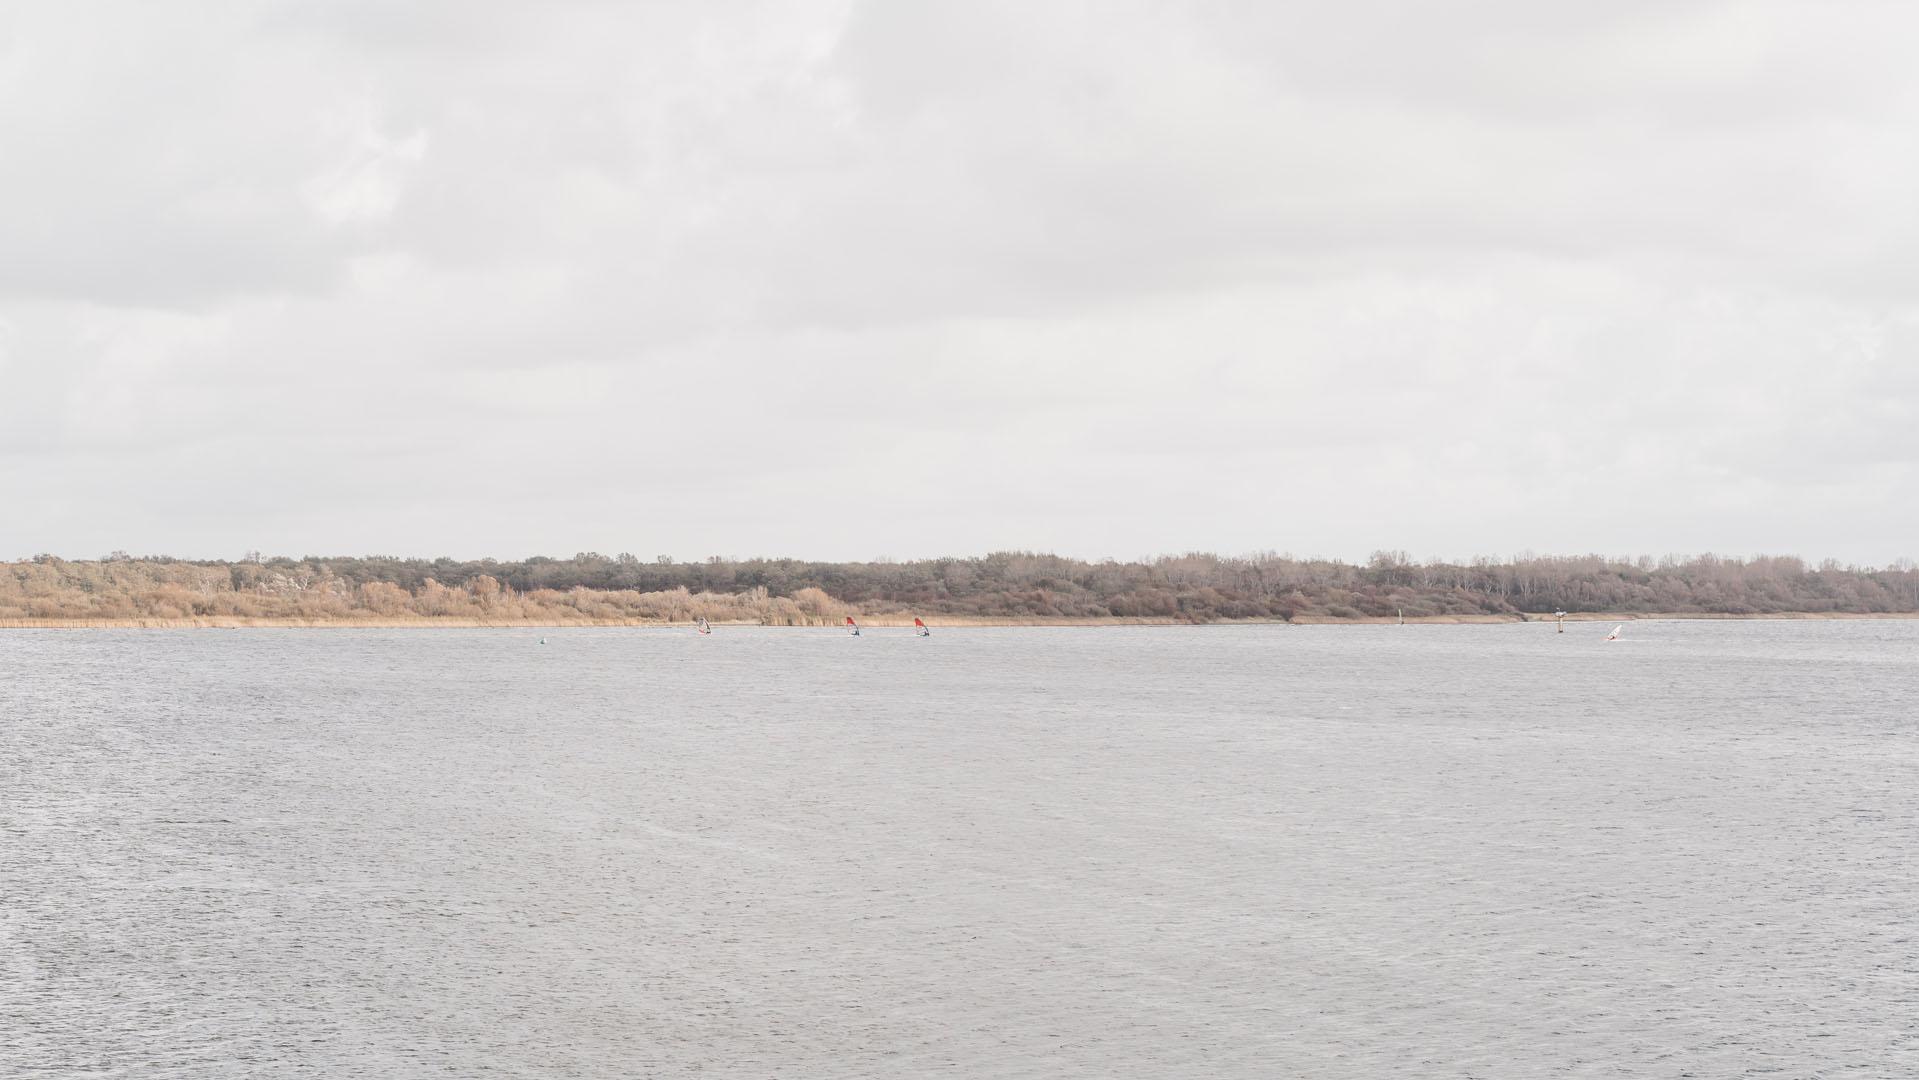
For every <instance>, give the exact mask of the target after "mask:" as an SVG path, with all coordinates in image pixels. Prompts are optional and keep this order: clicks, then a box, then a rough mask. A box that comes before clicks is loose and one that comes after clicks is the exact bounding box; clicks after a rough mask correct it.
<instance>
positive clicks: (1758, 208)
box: [0, 0, 1919, 563]
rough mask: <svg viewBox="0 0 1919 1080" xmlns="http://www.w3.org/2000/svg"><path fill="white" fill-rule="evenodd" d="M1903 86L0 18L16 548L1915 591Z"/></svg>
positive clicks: (1153, 26) (914, 14)
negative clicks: (986, 561)
mask: <svg viewBox="0 0 1919 1080" xmlns="http://www.w3.org/2000/svg"><path fill="white" fill-rule="evenodd" d="M1914 41H1919V8H1916V7H1914V6H1912V5H1907V4H1900V3H1883V4H1881V3H1832V2H1817V3H1803V4H1794V3H1768V2H1762V0H1740V2H1734V3H1696V2H1680V0H1623V2H1622V0H1613V2H1610V3H1539V2H1538V0H1477V2H1462V3H1451V4H1425V3H1413V2H1400V3H1384V2H1378V0H1337V2H1324V3H1274V2H1262V0H1247V2H1243V3H1240V2H1217V3H1212V2H1186V3H1129V2H1124V0H1102V2H1099V3H1092V2H1090V0H1089V2H1085V3H1045V2H1038V3H1036V2H1034V0H1016V2H1009V3H982V2H978V0H968V2H965V3H958V2H955V3H945V4H929V3H919V2H909V0H874V2H868V3H855V2H847V0H832V2H812V0H777V2H770V3H764V4H758V3H743V2H742V3H736V2H731V0H699V2H687V3H657V4H642V3H616V2H610V0H573V2H554V0H546V2H542V3H537V4H536V3H504V2H486V0H413V2H410V3H405V4H399V3H391V2H388V0H276V2H237V0H236V2H231V3H213V2H175V3H167V4H156V3H151V2H145V0H125V2H87V0H73V2H62V3H57V4H55V3H41V4H32V3H26V2H13V0H0V557H16V556H21V555H26V554H31V553H34V552H38V551H52V552H55V553H59V554H62V555H66V556H69V557H86V558H92V557H97V556H99V555H101V554H104V553H106V552H108V551H111V550H113V549H116V548H124V549H127V550H130V551H133V552H135V553H171V554H176V555H184V556H198V557H232V556H237V555H239V554H240V553H242V552H243V551H246V550H248V549H261V550H264V551H267V552H269V553H287V554H302V553H391V554H423V555H434V554H453V555H458V556H477V555H486V554H492V555H500V556H521V555H527V554H535V553H545V554H554V555H570V554H572V553H573V552H575V551H581V550H599V551H603V552H606V553H609V554H611V553H615V552H620V551H632V552H635V553H637V554H640V555H642V556H644V557H649V558H650V557H651V556H653V555H657V554H663V553H664V554H672V555H675V556H678V557H681V558H697V557H702V556H705V555H709V554H725V555H735V556H750V555H760V554H765V555H795V556H806V557H819V558H869V557H874V556H882V555H885V556H892V557H896V558H906V557H911V556H921V555H939V554H970V553H980V552H984V551H988V550H992V549H998V548H1013V547H1016V548H1034V549H1041V550H1056V551H1059V552H1061V553H1065V554H1073V555H1081V556H1089V557H1101V556H1108V555H1111V556H1117V557H1121V558H1127V557H1134V556H1139V555H1145V554H1152V553H1160V552H1174V551H1182V550H1188V549H1195V548H1198V549H1209V550H1219V551H1224V552H1232V553H1239V552H1248V551H1253V550H1261V549H1273V550H1282V551H1292V552H1296V553H1299V554H1323V555H1332V556H1342V557H1347V558H1364V557H1365V556H1366V554H1367V553H1368V552H1370V551H1372V550H1374V549H1376V548H1400V549H1405V550H1407V551H1410V552H1411V553H1413V554H1414V555H1416V556H1421V557H1425V556H1453V557H1463V556H1470V555H1473V554H1476V553H1485V554H1510V553H1513V552H1518V551H1523V550H1529V549H1530V550H1534V551H1539V552H1557V553H1584V552H1594V551H1597V552H1603V553H1609V554H1632V553H1641V552H1644V553H1651V554H1661V553H1666V552H1698V551H1706V550H1711V551H1717V552H1721V553H1731V554H1745V553H1757V552H1777V553H1798V554H1803V555H1807V556H1809V557H1813V558H1819V557H1826V556H1833V557H1838V558H1841V559H1845V560H1851V561H1859V562H1865V563H1885V562H1889V561H1891V560H1893V559H1895V558H1898V557H1902V556H1919V467H1916V465H1915V462H1916V461H1919V304H1915V297H1914V292H1913V290H1914V285H1915V283H1916V282H1919V265H1915V263H1919V258H1915V256H1919V65H1915V64H1914V63H1913V62H1912V60H1911V50H1912V45H1913V42H1914Z"/></svg>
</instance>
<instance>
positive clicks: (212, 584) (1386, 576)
mask: <svg viewBox="0 0 1919 1080" xmlns="http://www.w3.org/2000/svg"><path fill="white" fill-rule="evenodd" d="M1556 610H1566V611H1572V612H1606V613H1621V614H1627V613H1642V614H1650V613H1674V614H1683V613H1692V614H1716V615H1762V614H1780V613H1798V612H1803V613H1852V614H1862V615H1863V614H1887V613H1897V612H1915V611H1919V570H1915V568H1914V567H1913V566H1912V565H1911V564H1910V563H1907V562H1901V563H1899V564H1896V565H1894V566H1892V567H1888V568H1883V569H1876V568H1860V567H1851V566H1840V565H1838V564H1836V563H1832V562H1826V563H1823V564H1820V565H1818V566H1816V567H1814V566H1809V565H1807V564H1806V563H1805V562H1804V561H1802V560H1800V559H1797V558H1791V557H1761V558H1752V559H1738V558H1723V557H1719V556H1713V555H1702V556H1697V557H1692V558H1676V557H1668V558H1664V559H1659V560H1654V559H1650V558H1636V559H1613V558H1604V557H1601V556H1597V555H1590V556H1577V557H1533V556H1522V557H1517V558H1511V559H1502V560H1495V559H1475V560H1473V561H1471V562H1469V563H1449V562H1436V561H1428V562H1419V561H1415V560H1413V559H1411V558H1409V557H1407V556H1406V555H1405V554H1404V553H1399V552H1379V553H1377V554H1375V555H1374V556H1373V557H1372V559H1371V560H1370V561H1368V562H1367V563H1365V564H1363V565H1361V564H1354V563H1347V562H1341V561H1337V560H1321V559H1297V558H1293V557H1291V556H1287V555H1278V554H1272V553H1263V554H1257V555H1251V556H1243V557H1223V556H1218V555H1208V554H1189V555H1180V556H1169V557H1165V558H1159V559H1153V560H1150V561H1140V562H1113V561H1105V562H1086V561H1083V560H1079V559H1068V558H1061V557H1059V556H1055V555H1040V554H1033V553H1030V552H998V553H995V554H992V555H987V556H984V557H980V558H942V559H920V560H914V561H908V562H862V563H830V562H809V561H804V560H797V559H743V560H738V559H721V558H714V559H709V560H707V561H705V562H699V563H680V562H674V561H672V560H670V559H666V558H660V559H654V560H641V559H639V558H636V557H634V556H632V555H616V556H606V555H600V554H597V553H592V552H587V553H583V554H579V555H575V556H574V557H573V558H570V559H551V558H532V559H526V560H522V561H509V562H502V561H497V560H493V559H481V560H475V561H460V560H455V559H445V558H442V559H430V560H429V559H401V558H390V557H378V556H375V557H355V558H331V557H311V556H309V557H305V558H298V559H294V558H261V557H257V556H251V557H249V558H247V559H244V560H242V561H239V562H216V561H194V560H182V559H171V558H161V557H152V558H133V557H130V556H126V555H123V554H120V553H115V554H114V555H112V556H109V557H107V558H104V559H100V560H97V561H67V560H63V559H59V558H55V557H52V556H46V555H42V556H37V557H35V558H32V559H26V560H22V561H19V562H10V563H0V620H35V619H59V620H86V619H99V620H113V619H161V620H172V619H207V618H235V619H273V620H302V621H315V622H324V621H353V620H384V621H396V620H397V621H407V620H413V619H419V620H448V619H461V620H470V621H480V622H542V623H591V622H605V623H615V622H686V621H690V620H692V619H695V618H701V617H704V618H707V619H711V620H713V621H715V622H757V623H764V624H767V625H784V626H792V625H821V624H825V623H831V622H837V621H838V620H840V619H841V618H843V617H844V616H845V615H848V614H854V615H872V616H884V615H907V614H918V615H926V616H935V617H937V616H941V615H944V616H948V617H953V618H965V619H979V620H1053V619H1152V620H1174V621H1181V622H1214V621H1222V620H1248V619H1252V620H1261V619H1263V620H1295V619H1300V618H1347V619H1351V618H1365V617H1375V618H1377V617H1387V616H1392V615H1394V614H1395V613H1398V612H1404V613H1405V615H1407V616H1408V617H1411V618H1418V617H1432V616H1458V617H1482V616H1509V617H1512V616H1519V615H1522V614H1547V613H1550V612H1553V611H1556Z"/></svg>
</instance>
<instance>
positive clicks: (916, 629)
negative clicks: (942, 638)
mask: <svg viewBox="0 0 1919 1080" xmlns="http://www.w3.org/2000/svg"><path fill="white" fill-rule="evenodd" d="M913 634H914V636H916V637H932V636H933V632H932V631H931V630H928V629H927V628H926V624H925V623H923V622H921V621H920V620H919V616H917V615H915V616H913Z"/></svg>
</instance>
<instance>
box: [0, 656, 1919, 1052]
mask: <svg viewBox="0 0 1919 1080" xmlns="http://www.w3.org/2000/svg"><path fill="white" fill-rule="evenodd" d="M1611 627H1612V624H1611V623H1605V624H1597V623H1586V624H1576V625H1572V626H1570V627H1569V629H1568V632H1567V633H1565V634H1555V633H1554V632H1553V627H1552V626H1551V625H1549V624H1537V625H1506V626H1408V627H1392V626H1377V627H1375V626H1339V627H1287V626H1273V627H1219V628H1105V629H965V630H961V629H940V628H938V627H935V630H934V636H933V637H932V638H930V639H926V640H919V639H915V638H914V637H912V636H911V632H910V631H907V630H881V629H872V630H868V631H867V633H866V635H865V636H863V637H860V638H850V637H847V636H844V635H842V634H841V633H839V632H837V631H828V630H770V629H769V630H760V629H734V628H727V627H722V628H720V629H719V630H718V631H717V632H716V633H714V634H713V635H712V636H711V637H704V638H703V637H699V636H697V635H695V634H693V633H691V632H689V631H685V630H651V629H648V630H611V629H609V630H547V631H518V630H514V631H505V630H493V631H464V630H406V631H357V630H248V631H216V630H203V631H185V632H171V631H66V632H62V631H0V1076H5V1077H18V1076H42V1075H45V1076H59V1077H68V1076H73V1077H139V1078H155V1077H165V1078H172V1077H179V1078H189V1077H191V1078H196V1080H199V1078H209V1077H215V1078H224V1077H261V1076H272V1077H278V1076H314V1077H327V1078H337V1077H483V1076H503V1077H505V1076H511V1077H633V1076H663V1077H678V1076H687V1075H693V1074H698V1075H705V1076H723V1077H735V1076H737V1077H791V1078H804V1077H867V1076H873V1077H880V1076H884V1077H906V1076H919V1075H925V1074H929V1073H944V1074H948V1075H953V1076H965V1077H1033V1078H1039V1077H1143V1078H1151V1077H1261V1078H1266V1077H1290V1076H1302V1077H1340V1078H1344V1077H1355V1078H1380V1077H1392V1076H1407V1077H1412V1076H1422V1077H1425V1076H1443V1077H1468V1076H1470V1077H1486V1078H1490V1077H1500V1078H1505V1077H1512V1078H1530V1077H1555V1076H1593V1077H1610V1076H1634V1077H1640V1076H1644V1077H1681V1076H1697V1077H1713V1078H1717V1077H1741V1076H1755V1077H1757V1076H1766V1077H1782V1078H1798V1077H1813V1076H1821V1077H1838V1076H1846V1077H1875V1078H1877V1077H1883V1078H1908V1077H1913V1076H1919V622H1639V623H1633V624H1630V625H1629V626H1628V627H1627V629H1626V633H1625V636H1624V639H1623V640H1621V641H1618V642H1614V643H1607V642H1604V641H1603V640H1601V639H1602V638H1603V637H1604V635H1605V633H1606V631H1607V630H1609V629H1611ZM542 633H544V634H545V636H546V638H547V640H548V642H549V643H548V644H547V645H545V646H541V645H539V644H538V642H539V639H540V636H541V634H542Z"/></svg>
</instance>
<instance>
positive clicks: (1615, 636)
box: [1606, 623, 1626, 641]
mask: <svg viewBox="0 0 1919 1080" xmlns="http://www.w3.org/2000/svg"><path fill="white" fill-rule="evenodd" d="M1625 632H1626V624H1625V623H1620V624H1619V625H1618V626H1615V627H1613V628H1612V633H1610V634H1607V635H1606V640H1607V641H1618V640H1619V635H1621V634H1623V633H1625Z"/></svg>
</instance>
